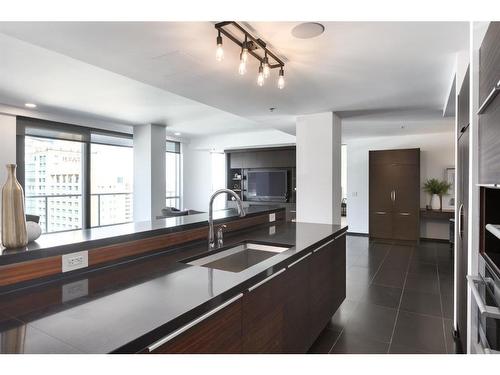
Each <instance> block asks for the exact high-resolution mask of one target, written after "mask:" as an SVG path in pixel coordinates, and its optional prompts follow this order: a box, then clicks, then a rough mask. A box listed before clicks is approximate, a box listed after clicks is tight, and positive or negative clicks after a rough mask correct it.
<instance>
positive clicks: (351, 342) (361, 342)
mask: <svg viewBox="0 0 500 375" xmlns="http://www.w3.org/2000/svg"><path fill="white" fill-rule="evenodd" d="M388 346H389V344H388V343H384V342H379V341H376V340H373V339H371V338H369V337H366V336H363V335H358V334H354V333H346V332H342V335H341V336H340V338H339V339H338V341H337V343H336V344H335V346H334V347H333V349H332V351H331V353H332V354H385V353H387V349H388Z"/></svg>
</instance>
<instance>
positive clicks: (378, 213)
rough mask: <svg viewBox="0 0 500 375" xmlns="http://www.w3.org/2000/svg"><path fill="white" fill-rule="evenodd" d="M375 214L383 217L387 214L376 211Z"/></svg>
mask: <svg viewBox="0 0 500 375" xmlns="http://www.w3.org/2000/svg"><path fill="white" fill-rule="evenodd" d="M375 213H376V214H377V215H385V214H386V213H387V212H385V211H376V212H375Z"/></svg>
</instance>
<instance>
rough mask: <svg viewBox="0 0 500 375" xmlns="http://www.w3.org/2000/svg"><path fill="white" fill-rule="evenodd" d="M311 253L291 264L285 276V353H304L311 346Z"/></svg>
mask: <svg viewBox="0 0 500 375" xmlns="http://www.w3.org/2000/svg"><path fill="white" fill-rule="evenodd" d="M311 255H312V254H311V253H308V254H307V255H304V256H303V257H302V258H300V259H299V260H297V261H296V262H294V263H292V265H291V266H289V268H288V270H287V271H286V272H285V275H286V288H287V295H286V306H285V335H284V340H285V343H284V349H285V353H296V354H300V353H305V352H307V350H308V349H309V347H310V346H311V344H312V342H311V338H310V331H311V316H310V311H309V275H310V272H311Z"/></svg>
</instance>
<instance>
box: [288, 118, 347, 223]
mask: <svg viewBox="0 0 500 375" xmlns="http://www.w3.org/2000/svg"><path fill="white" fill-rule="evenodd" d="M341 124H342V122H341V120H340V117H338V116H337V115H336V114H334V113H332V112H325V113H317V114H313V115H306V116H299V117H297V128H296V129H297V133H296V134H297V221H302V222H309V223H324V224H340V202H341V199H342V198H341V138H342V129H341Z"/></svg>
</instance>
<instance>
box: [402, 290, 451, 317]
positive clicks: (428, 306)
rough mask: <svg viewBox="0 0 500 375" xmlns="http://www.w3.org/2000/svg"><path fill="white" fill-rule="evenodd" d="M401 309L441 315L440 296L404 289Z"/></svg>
mask: <svg viewBox="0 0 500 375" xmlns="http://www.w3.org/2000/svg"><path fill="white" fill-rule="evenodd" d="M401 310H404V311H409V312H414V313H418V314H425V315H433V316H437V317H442V315H443V313H442V311H441V296H440V295H439V294H430V293H422V292H416V291H413V290H408V289H406V290H405V291H404V292H403V299H402V301H401Z"/></svg>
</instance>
